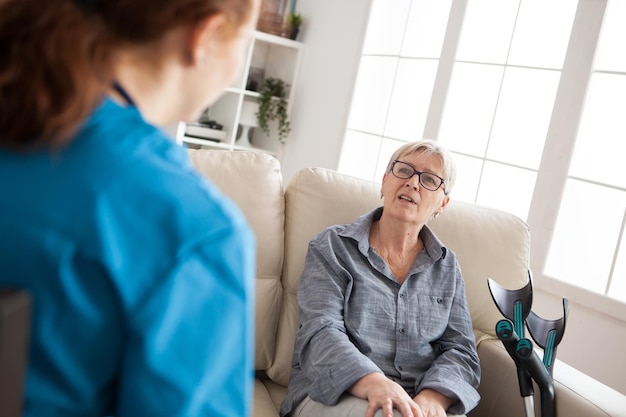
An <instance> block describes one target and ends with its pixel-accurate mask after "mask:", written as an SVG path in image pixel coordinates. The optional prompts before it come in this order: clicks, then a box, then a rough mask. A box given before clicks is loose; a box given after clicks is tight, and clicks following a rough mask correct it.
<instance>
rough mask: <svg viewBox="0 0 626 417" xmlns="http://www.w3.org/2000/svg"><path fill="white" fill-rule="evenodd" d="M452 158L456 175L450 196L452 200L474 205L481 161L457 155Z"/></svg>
mask: <svg viewBox="0 0 626 417" xmlns="http://www.w3.org/2000/svg"><path fill="white" fill-rule="evenodd" d="M453 157H454V162H455V164H456V172H457V175H456V184H455V185H454V189H453V190H452V193H451V194H450V195H451V197H452V199H454V200H460V201H465V202H468V203H475V202H476V195H477V194H478V184H479V182H480V175H481V173H482V169H483V160H482V159H478V158H473V157H471V156H465V155H459V154H453Z"/></svg>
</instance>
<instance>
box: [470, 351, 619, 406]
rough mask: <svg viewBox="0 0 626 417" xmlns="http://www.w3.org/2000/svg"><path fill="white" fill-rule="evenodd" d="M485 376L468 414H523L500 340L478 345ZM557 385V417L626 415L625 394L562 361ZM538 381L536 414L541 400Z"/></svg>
mask: <svg viewBox="0 0 626 417" xmlns="http://www.w3.org/2000/svg"><path fill="white" fill-rule="evenodd" d="M478 355H479V357H480V362H481V364H480V365H481V370H482V377H481V383H480V387H479V389H478V391H479V393H480V395H481V401H480V404H479V405H478V407H476V409H474V410H473V411H472V412H471V413H470V414H468V416H469V417H503V416H507V417H524V405H523V401H522V398H521V397H520V392H519V386H518V383H517V373H516V369H515V364H514V363H513V360H512V359H511V358H510V357H509V355H508V353H507V352H506V350H505V349H504V346H502V343H501V342H500V341H499V340H485V341H483V342H481V343H480V344H479V345H478ZM554 389H555V393H556V394H555V395H556V410H557V416H558V417H566V416H576V417H608V416H611V417H626V395H623V394H621V393H619V392H617V391H615V390H614V389H612V388H610V387H608V386H606V385H604V384H602V383H601V382H599V381H597V380H595V379H593V378H591V377H590V376H588V375H586V374H583V373H582V372H580V371H578V370H576V369H574V368H572V367H571V366H569V365H567V364H565V363H563V362H560V361H558V360H557V362H556V363H555V365H554ZM539 392H540V391H539V388H538V387H537V386H536V385H535V397H534V402H535V415H537V416H540V415H541V411H540V405H541V400H540V396H539Z"/></svg>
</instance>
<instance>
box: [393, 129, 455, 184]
mask: <svg viewBox="0 0 626 417" xmlns="http://www.w3.org/2000/svg"><path fill="white" fill-rule="evenodd" d="M414 153H419V154H426V155H429V156H430V155H433V156H436V157H437V158H439V160H440V161H441V166H442V169H443V172H442V173H441V175H442V176H443V179H444V184H443V190H444V193H445V194H446V195H447V194H450V191H452V188H453V187H454V183H455V182H456V165H455V163H454V159H453V158H452V154H450V152H449V151H448V150H447V149H446V148H444V147H443V146H441V145H440V144H438V143H437V142H435V141H432V140H426V139H425V140H419V141H415V142H409V143H407V144H406V145H402V146H401V147H400V148H398V149H397V150H396V151H395V152H394V153H393V155H391V158H390V159H389V163H388V164H387V171H386V172H391V167H392V165H393V161H395V160H398V159H399V158H402V157H403V156H406V155H410V154H414Z"/></svg>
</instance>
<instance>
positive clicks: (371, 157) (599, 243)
mask: <svg viewBox="0 0 626 417" xmlns="http://www.w3.org/2000/svg"><path fill="white" fill-rule="evenodd" d="M624 21H626V2H623V1H617V0H612V1H608V2H607V1H592V0H579V1H578V2H575V1H572V0H551V1H549V2H546V1H542V0H451V1H440V0H393V1H390V0H373V4H372V11H371V14H370V22H369V26H368V32H367V36H366V39H365V44H364V48H363V55H362V60H361V65H360V70H359V74H358V77H357V81H356V85H355V93H354V97H353V104H352V108H351V113H350V118H349V122H348V129H347V133H346V137H345V140H344V149H343V152H342V155H341V158H340V163H339V170H340V171H343V172H345V173H348V174H352V175H356V176H359V177H362V178H366V179H370V180H377V181H379V180H380V179H381V178H382V174H383V172H384V168H385V165H386V163H387V161H388V159H389V157H390V155H391V153H392V152H393V151H394V150H395V149H397V148H398V147H399V146H400V145H401V144H403V143H405V142H408V141H411V140H415V139H420V138H430V139H435V140H438V141H440V142H441V143H442V144H444V145H445V146H446V147H447V148H449V149H450V150H451V151H452V152H453V153H454V156H455V159H456V162H457V165H458V166H459V170H460V171H461V172H463V175H462V176H460V177H459V178H458V180H457V186H456V187H455V190H454V191H453V196H454V198H455V199H458V200H464V201H470V202H475V203H478V204H483V205H488V206H491V207H495V208H499V209H502V210H506V211H509V212H512V213H514V214H516V215H518V216H519V217H521V218H523V219H525V220H526V221H528V223H529V224H530V226H531V229H532V230H533V253H532V255H531V261H532V262H533V265H532V268H533V272H534V275H535V277H537V278H538V279H541V280H544V282H549V283H550V285H549V286H550V287H551V288H552V286H554V285H556V286H558V285H565V286H566V287H563V288H568V289H571V288H577V289H578V290H576V291H580V289H582V290H584V291H586V292H587V294H600V295H601V296H603V297H608V299H607V298H604V300H606V301H609V300H617V301H619V302H622V303H626V236H624V235H625V234H626V163H625V162H624V161H622V159H623V155H626V54H624V53H623V46H622V43H623V39H626V26H624V25H623V24H622V22H624ZM390 28H392V30H390ZM559 283H561V284H559ZM556 291H557V292H558V293H559V294H562V293H564V292H566V291H563V290H562V288H561V287H559V288H557V289H556ZM594 304H596V306H597V304H598V303H594ZM602 304H605V303H602ZM609 304H610V303H609ZM616 305H619V303H618V304H613V306H616ZM600 308H603V307H602V306H601V307H600ZM611 308H613V307H611ZM617 308H621V310H620V311H622V312H623V311H624V310H623V307H617ZM614 311H615V310H614V309H613V310H611V312H612V313H611V314H613V312H614Z"/></svg>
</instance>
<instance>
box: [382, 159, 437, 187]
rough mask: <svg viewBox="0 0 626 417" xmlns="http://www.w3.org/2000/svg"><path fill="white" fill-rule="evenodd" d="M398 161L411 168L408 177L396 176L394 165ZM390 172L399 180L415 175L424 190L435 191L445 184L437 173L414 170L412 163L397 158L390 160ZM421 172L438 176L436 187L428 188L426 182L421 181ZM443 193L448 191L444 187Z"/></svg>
mask: <svg viewBox="0 0 626 417" xmlns="http://www.w3.org/2000/svg"><path fill="white" fill-rule="evenodd" d="M398 162H400V163H401V164H403V165H406V166H407V167H408V168H411V169H412V170H413V173H412V174H411V175H410V176H408V177H400V176H398V174H396V173H395V172H394V167H395V166H396V164H397V163H398ZM391 173H392V174H393V176H394V177H396V178H400V179H401V180H408V179H409V178H411V177H413V176H414V175H417V179H418V181H419V183H420V185H421V186H422V187H424V188H425V189H426V190H428V191H437V190H438V189H440V188H441V186H442V185H444V184H445V182H446V180H444V179H443V178H441V177H440V176H439V175H437V174H433V173H432V172H421V171H418V170H416V169H415V168H413V166H412V165H410V164H408V163H406V162H404V161H399V160H397V159H394V160H393V161H392V162H391ZM422 174H426V175H431V176H433V177H435V178H439V180H440V181H441V182H440V183H439V185H438V186H437V188H435V189H432V188H428V187H429V186H428V185H427V184H424V183H423V182H422ZM443 193H444V194H446V195H447V194H448V193H447V192H446V187H443Z"/></svg>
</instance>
